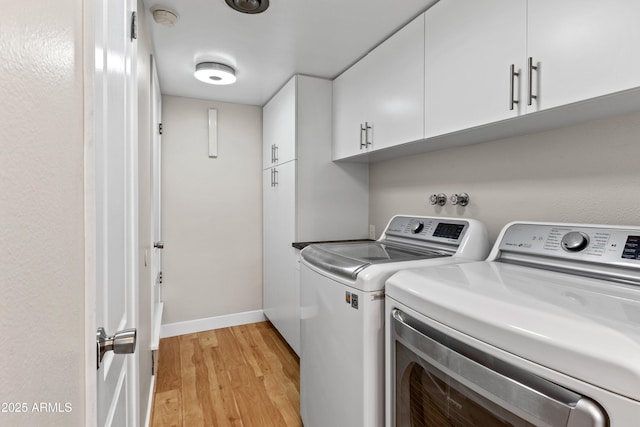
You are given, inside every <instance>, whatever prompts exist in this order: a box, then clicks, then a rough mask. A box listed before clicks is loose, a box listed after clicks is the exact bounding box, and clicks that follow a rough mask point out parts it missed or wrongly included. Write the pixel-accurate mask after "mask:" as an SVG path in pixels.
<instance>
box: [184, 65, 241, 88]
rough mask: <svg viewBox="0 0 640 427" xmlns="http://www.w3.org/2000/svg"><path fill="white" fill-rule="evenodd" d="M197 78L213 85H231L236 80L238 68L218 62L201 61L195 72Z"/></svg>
mask: <svg viewBox="0 0 640 427" xmlns="http://www.w3.org/2000/svg"><path fill="white" fill-rule="evenodd" d="M193 75H194V76H195V77H196V79H198V80H200V81H201V82H205V83H209V84H212V85H230V84H231V83H235V81H236V70H234V69H233V68H231V67H229V66H228V65H224V64H219V63H217V62H201V63H199V64H198V65H196V71H195V73H193Z"/></svg>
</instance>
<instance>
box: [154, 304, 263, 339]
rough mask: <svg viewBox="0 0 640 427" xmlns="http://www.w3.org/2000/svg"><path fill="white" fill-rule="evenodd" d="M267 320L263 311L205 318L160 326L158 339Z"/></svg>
mask: <svg viewBox="0 0 640 427" xmlns="http://www.w3.org/2000/svg"><path fill="white" fill-rule="evenodd" d="M265 320H267V318H266V317H265V316H264V311H263V310H255V311H245V312H244V313H234V314H227V315H225V316H217V317H207V318H205V319H196V320H188V321H186V322H176V323H168V324H166V325H162V327H161V329H160V338H168V337H175V336H177V335H186V334H192V333H195V332H202V331H210V330H211V329H220V328H228V327H229V326H238V325H246V324H247V323H256V322H264V321H265Z"/></svg>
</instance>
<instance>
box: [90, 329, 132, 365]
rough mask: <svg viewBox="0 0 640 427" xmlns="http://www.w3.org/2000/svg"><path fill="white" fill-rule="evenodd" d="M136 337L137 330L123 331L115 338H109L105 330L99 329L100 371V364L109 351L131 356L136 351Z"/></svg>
mask: <svg viewBox="0 0 640 427" xmlns="http://www.w3.org/2000/svg"><path fill="white" fill-rule="evenodd" d="M136 336H137V331H136V329H135V328H131V329H123V330H121V331H118V332H116V333H115V334H114V335H113V336H107V333H106V332H105V330H104V328H102V327H100V328H98V332H97V333H96V345H97V347H98V354H97V356H98V360H97V362H98V369H100V363H101V362H102V359H103V358H104V354H105V353H106V352H107V351H113V352H114V353H115V354H131V353H133V352H134V351H136Z"/></svg>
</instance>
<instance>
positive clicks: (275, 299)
mask: <svg viewBox="0 0 640 427" xmlns="http://www.w3.org/2000/svg"><path fill="white" fill-rule="evenodd" d="M263 188H264V195H263V198H264V199H263V200H264V218H265V223H264V233H265V238H264V285H263V300H264V310H265V314H266V316H267V317H268V318H269V320H270V321H271V323H273V325H274V326H275V327H276V328H277V329H278V331H279V332H280V334H281V335H282V336H283V337H284V338H285V340H286V341H287V342H288V343H289V345H290V346H291V348H293V350H294V351H295V352H296V353H299V352H300V289H299V286H298V283H297V282H296V280H295V279H296V276H295V267H296V262H297V260H296V253H295V249H294V248H293V247H292V246H291V243H292V242H293V241H294V240H295V214H296V210H295V194H296V162H295V161H290V162H287V163H284V164H282V165H279V166H275V167H273V168H272V169H267V170H265V171H264V172H263Z"/></svg>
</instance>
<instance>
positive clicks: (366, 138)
mask: <svg viewBox="0 0 640 427" xmlns="http://www.w3.org/2000/svg"><path fill="white" fill-rule="evenodd" d="M369 129H371V130H373V127H371V126H370V125H369V122H364V142H365V147H368V146H370V145H373V142H372V141H371V140H370V139H369Z"/></svg>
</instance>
